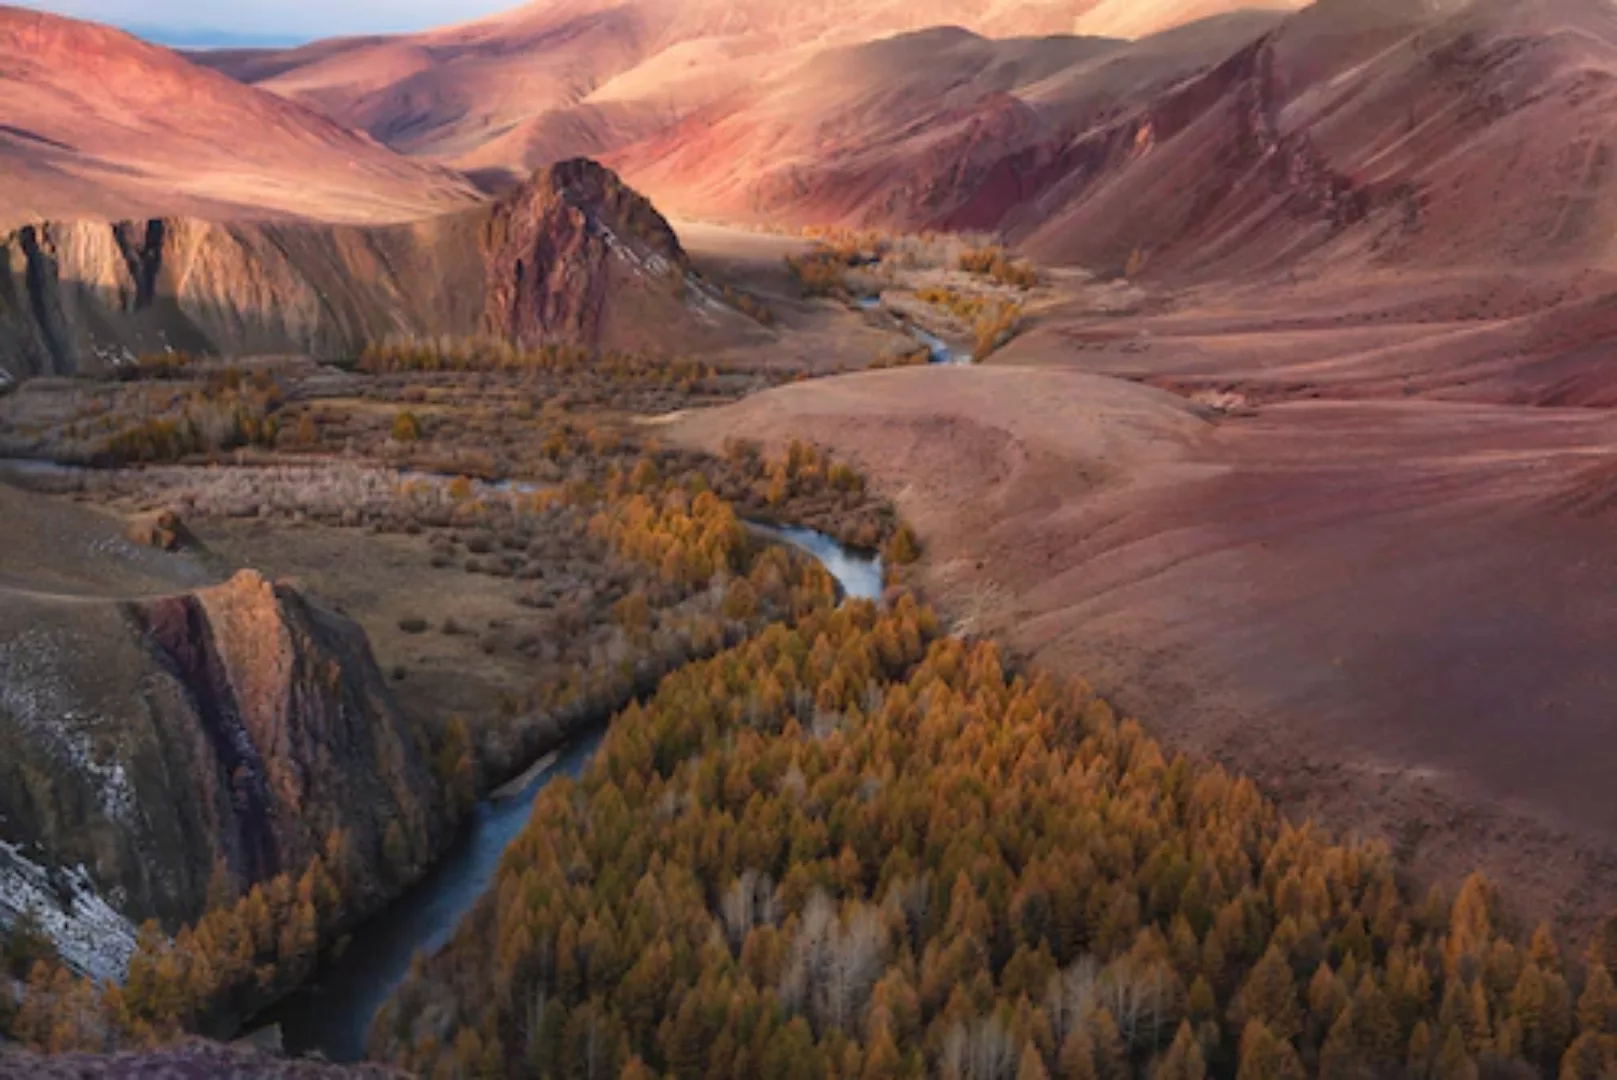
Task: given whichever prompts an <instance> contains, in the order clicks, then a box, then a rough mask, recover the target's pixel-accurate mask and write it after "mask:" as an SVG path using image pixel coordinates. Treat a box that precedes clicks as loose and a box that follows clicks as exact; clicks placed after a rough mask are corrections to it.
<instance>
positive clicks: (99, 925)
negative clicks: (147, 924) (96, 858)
mask: <svg viewBox="0 0 1617 1080" xmlns="http://www.w3.org/2000/svg"><path fill="white" fill-rule="evenodd" d="M29 912H32V913H33V915H34V917H35V918H37V919H38V920H39V924H40V927H41V929H43V930H44V932H45V934H46V935H47V936H48V937H49V938H50V939H51V941H53V942H54V943H55V944H56V950H57V952H59V953H61V954H62V959H63V961H65V962H66V963H67V965H68V966H69V967H71V968H72V969H73V970H75V971H77V972H79V973H80V974H83V975H88V976H90V977H91V978H95V979H101V980H111V981H115V982H122V981H123V979H124V976H125V975H127V974H128V971H129V958H130V957H131V956H133V955H134V952H135V924H134V923H132V922H130V921H129V919H127V918H125V917H124V916H122V915H120V914H118V912H117V911H115V910H114V909H113V907H112V905H110V904H108V903H107V902H106V901H105V900H103V899H102V898H101V896H100V895H99V894H98V893H97V892H96V891H95V886H94V885H92V884H91V883H90V873H89V871H87V870H86V869H85V868H84V866H83V864H80V865H78V866H76V867H74V868H73V869H71V870H58V871H56V872H54V873H53V872H51V871H49V870H47V869H45V868H44V867H43V866H40V865H39V864H38V863H36V862H34V861H33V860H31V859H29V858H28V857H26V856H25V855H23V853H22V849H21V848H20V847H18V846H16V845H14V844H8V843H6V842H5V841H4V840H0V925H5V926H8V927H9V926H10V925H11V924H12V923H14V922H16V921H17V919H19V918H21V917H22V916H23V915H24V914H27V913H29Z"/></svg>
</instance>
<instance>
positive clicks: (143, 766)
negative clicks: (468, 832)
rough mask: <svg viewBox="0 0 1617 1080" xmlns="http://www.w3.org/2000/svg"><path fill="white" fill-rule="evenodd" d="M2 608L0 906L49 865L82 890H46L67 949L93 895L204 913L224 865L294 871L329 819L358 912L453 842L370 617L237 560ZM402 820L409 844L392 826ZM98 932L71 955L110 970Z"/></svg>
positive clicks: (238, 874)
mask: <svg viewBox="0 0 1617 1080" xmlns="http://www.w3.org/2000/svg"><path fill="white" fill-rule="evenodd" d="M6 612H7V618H6V619H5V623H4V627H3V629H0V683H4V684H5V691H4V693H3V694H0V740H3V745H4V747H5V752H4V753H3V754H0V836H3V839H4V840H5V841H6V842H7V843H6V847H7V852H6V854H7V855H9V856H10V859H9V860H0V921H5V922H9V921H10V918H11V917H13V916H15V915H16V914H19V912H17V911H8V910H6V909H7V908H8V907H16V906H18V905H19V904H20V903H24V902H29V903H32V902H37V901H38V899H39V897H38V894H39V893H40V892H41V890H40V889H39V888H37V887H30V883H29V881H28V880H27V877H26V875H27V874H29V873H34V874H35V876H36V878H37V872H38V871H39V870H41V869H42V870H43V871H44V873H45V874H48V875H51V877H52V880H53V881H55V882H56V883H57V892H58V893H59V894H61V893H62V892H63V885H64V884H66V885H68V886H71V889H70V891H71V892H73V893H77V894H82V898H80V897H75V898H74V899H73V900H72V901H71V902H67V901H66V900H65V897H62V896H59V897H58V899H62V900H63V901H64V903H63V911H62V913H61V914H62V918H61V919H54V913H53V920H54V921H55V922H58V923H61V924H62V926H63V927H64V928H65V929H63V930H61V931H58V932H57V933H55V934H53V936H55V937H57V938H58V940H59V944H61V938H62V936H63V934H64V933H65V934H67V935H68V936H69V938H71V936H72V935H73V934H82V935H85V936H94V935H96V934H98V933H100V931H97V930H95V929H94V928H89V929H86V928H83V927H80V926H79V925H77V924H78V923H79V922H82V921H83V918H82V917H83V916H87V915H88V914H90V913H91V912H92V911H94V912H99V913H100V914H101V915H103V916H104V915H105V912H104V911H102V910H101V908H100V907H99V906H98V903H97V901H104V902H105V904H106V905H107V906H109V907H110V908H112V909H114V910H115V911H117V912H118V913H120V914H121V915H123V916H124V917H125V918H127V919H128V920H129V921H130V922H138V921H140V920H141V919H144V918H147V917H154V916H155V917H158V918H160V919H161V920H163V921H164V923H165V924H166V925H168V926H170V927H173V926H175V925H176V924H178V923H179V922H182V921H187V920H191V919H194V918H195V917H197V916H198V915H199V914H201V912H202V911H203V910H204V908H205V906H206V904H207V901H208V890H209V882H210V877H211V875H212V874H213V869H214V866H215V863H216V861H220V860H222V861H223V863H224V864H225V865H226V866H227V867H228V868H229V870H230V871H231V877H232V878H233V879H234V882H235V884H236V885H237V886H238V887H241V886H245V885H247V884H250V883H253V882H257V881H262V880H265V879H266V878H268V877H270V876H272V875H274V874H276V873H278V872H282V871H289V872H291V873H293V874H294V875H295V874H297V873H299V872H301V870H302V868H303V867H305V866H306V865H307V864H308V862H309V860H310V859H311V858H312V857H313V856H314V855H315V854H316V853H318V852H320V851H321V849H322V846H323V844H324V842H325V840H326V837H327V836H328V835H329V834H330V833H331V832H332V831H333V830H336V829H342V830H344V831H346V833H347V835H348V837H349V851H350V853H351V865H349V866H347V867H345V868H344V880H345V884H346V886H347V888H346V895H345V898H344V899H345V901H346V905H347V907H348V909H349V910H350V911H351V912H353V913H355V914H360V913H364V912H367V911H371V910H374V909H376V908H377V907H379V906H380V905H381V904H383V903H384V902H386V901H387V900H388V899H390V898H391V897H392V896H394V895H396V894H397V892H398V891H400V890H401V889H402V888H403V887H404V885H405V884H407V883H408V882H409V881H411V880H413V879H414V878H415V877H416V876H418V875H419V874H420V872H421V871H422V870H423V869H424V868H425V867H426V865H427V864H428V863H429V862H430V860H431V859H432V858H434V857H435V856H436V855H437V854H438V852H439V851H440V850H441V849H442V848H443V847H444V845H445V844H446V843H447V842H448V840H449V838H450V836H449V829H448V823H447V821H446V817H447V815H446V814H445V812H444V808H443V805H442V802H441V797H440V794H439V787H438V784H437V782H436V780H435V779H434V777H433V775H432V773H431V771H430V768H429V767H428V765H427V763H426V753H425V749H424V748H423V747H421V746H419V745H417V742H416V739H415V737H414V733H412V732H411V731H410V730H409V729H408V728H407V727H406V725H405V723H404V722H403V720H402V719H401V718H400V716H399V713H398V711H397V710H396V708H395V706H394V703H393V701H392V699H391V697H390V695H389V692H388V689H387V686H386V683H385V680H384V679H383V677H382V675H381V672H380V671H379V669H378V668H377V666H376V662H375V660H374V659H373V657H372V655H371V652H370V647H369V644H368V642H367V641H366V639H365V636H364V633H363V631H361V630H360V629H359V627H358V626H357V625H355V624H354V623H352V622H349V621H348V620H346V619H343V618H340V617H337V616H334V615H332V614H330V613H328V612H325V611H323V610H321V609H320V608H318V607H315V606H314V605H312V604H310V603H308V602H307V601H306V600H305V599H303V597H302V596H301V595H300V594H299V593H297V592H296V591H295V590H293V589H291V588H288V587H286V586H280V585H275V584H272V583H271V582H269V581H267V580H265V579H264V578H263V577H261V576H260V575H258V574H256V573H253V572H251V571H244V572H242V573H239V574H237V575H236V577H234V578H232V579H231V580H230V581H228V582H226V583H225V584H222V585H218V586H213V587H210V588H205V589H201V590H198V591H196V592H194V593H188V594H183V595H177V596H169V597H157V598H149V599H138V600H126V601H117V600H110V599H109V600H100V599H87V598H82V597H58V596H49V595H35V596H24V595H12V596H10V597H8V598H7V603H6ZM395 821H396V822H398V823H400V825H401V826H402V829H403V834H404V839H405V844H404V850H402V851H400V850H398V849H397V845H394V849H393V850H389V845H388V844H387V843H386V840H385V838H386V832H387V829H388V826H389V825H390V824H391V823H393V822H395ZM13 864H14V865H13ZM49 899H50V898H49V897H48V896H47V900H49ZM51 925H52V924H51V923H49V922H48V923H47V929H50V928H51ZM103 944H109V943H106V942H101V943H98V942H95V941H89V942H87V943H74V942H72V941H69V943H68V945H67V947H64V949H63V951H64V954H65V955H66V956H67V958H68V959H69V960H70V962H74V963H75V964H76V966H79V967H83V968H87V969H92V970H95V969H99V970H102V971H103V972H105V971H108V970H115V969H116V967H117V963H116V960H117V958H116V956H114V957H112V958H110V960H109V959H108V958H105V957H96V956H95V953H96V949H97V948H98V946H99V945H103ZM110 944H113V945H116V943H110ZM113 951H114V952H115V953H116V952H117V951H118V950H117V949H116V948H114V950H113ZM78 954H83V955H78ZM87 957H91V958H93V959H87ZM103 961H105V962H103Z"/></svg>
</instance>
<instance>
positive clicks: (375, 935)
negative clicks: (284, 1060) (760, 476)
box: [253, 523, 883, 1061]
mask: <svg viewBox="0 0 1617 1080" xmlns="http://www.w3.org/2000/svg"><path fill="white" fill-rule="evenodd" d="M751 528H753V529H755V530H756V531H757V532H759V533H761V534H763V535H766V536H770V537H773V538H775V539H777V540H780V541H782V542H784V543H787V544H790V545H791V546H793V547H795V548H797V549H798V550H800V551H803V552H805V553H807V554H809V555H811V556H813V557H814V558H815V559H817V560H818V561H819V562H820V564H821V565H823V566H824V567H825V569H826V571H827V572H829V573H830V574H831V576H832V577H834V578H835V579H836V581H837V585H838V586H839V587H840V589H841V592H842V595H843V596H845V597H849V598H852V599H856V600H872V601H879V600H880V599H881V595H882V588H883V584H882V563H881V558H880V557H879V556H876V555H860V554H858V553H856V552H854V551H852V550H850V549H848V548H845V547H843V546H842V545H841V544H840V543H838V542H837V541H836V540H833V539H832V538H831V537H829V536H826V535H824V534H822V533H818V532H815V531H814V530H812V529H803V528H798V527H795V526H772V525H761V524H757V523H752V524H751ZM604 735H605V732H604V730H598V731H595V732H593V733H591V734H589V735H586V736H584V737H582V738H580V739H577V740H575V741H573V742H572V743H569V744H568V745H567V746H566V747H565V748H564V749H563V750H562V751H561V752H560V754H559V756H558V757H557V758H556V760H555V763H554V765H552V766H551V767H550V768H549V769H544V770H542V771H540V772H538V773H537V775H534V776H533V777H532V778H531V779H529V781H528V783H527V784H526V786H524V787H523V788H521V790H520V791H518V792H516V793H511V794H509V795H508V797H505V798H493V799H489V800H486V801H484V802H482V803H480V804H478V807H477V813H476V816H475V818H474V820H473V822H472V825H471V827H470V829H468V830H467V832H466V835H464V836H463V837H461V839H460V840H459V841H458V842H457V843H456V844H455V846H454V847H453V848H452V849H451V850H450V852H449V853H448V854H447V855H446V856H444V858H443V859H442V860H440V861H439V862H438V864H437V865H436V866H434V867H433V868H432V870H431V871H430V872H429V873H428V874H427V876H426V877H425V878H423V879H422V880H421V881H420V882H419V883H418V884H417V885H416V886H415V888H413V889H411V890H410V891H409V892H408V893H406V894H405V895H404V896H402V897H401V898H399V900H397V901H396V902H395V903H394V904H393V905H392V906H390V907H389V908H387V909H386V910H385V911H382V912H380V913H379V914H377V915H375V916H373V917H372V918H370V919H368V920H367V921H366V922H365V923H364V924H362V925H361V926H360V927H359V928H358V929H357V930H355V931H354V934H353V939H352V940H351V941H350V942H349V945H348V948H347V949H346V950H344V952H343V954H342V956H340V957H338V958H337V959H336V960H335V961H331V962H328V963H327V964H326V965H325V966H324V967H323V968H322V969H321V970H320V971H319V972H317V973H316V974H315V976H314V977H313V978H312V979H310V980H309V981H308V982H307V983H305V984H304V985H303V986H301V987H299V988H298V989H297V990H296V991H294V992H293V993H292V994H291V995H289V996H288V997H286V998H284V999H283V1000H281V1001H280V1002H279V1003H277V1004H276V1005H275V1006H274V1007H273V1008H271V1009H268V1010H266V1011H265V1012H263V1013H261V1014H259V1016H257V1017H255V1018H254V1021H253V1026H254V1027H261V1026H264V1025H269V1024H279V1025H280V1028H281V1039H282V1042H283V1045H284V1047H285V1050H286V1052H287V1053H288V1054H293V1055H309V1054H314V1053H319V1054H322V1055H324V1056H325V1057H326V1058H328V1059H330V1060H332V1061H358V1060H360V1059H362V1058H363V1057H364V1056H365V1040H366V1034H367V1032H368V1030H369V1028H370V1024H371V1019H372V1018H373V1017H374V1016H375V1015H376V1012H377V1010H378V1009H380V1008H381V1006H382V1003H383V1002H384V1001H386V1000H387V998H388V995H389V994H391V993H392V992H393V991H394V989H395V988H397V987H398V985H399V984H400V983H401V982H403V981H404V977H405V976H406V975H408V974H409V971H410V961H411V959H412V958H413V957H414V956H415V954H416V952H417V951H421V952H427V953H431V952H434V951H436V950H438V949H440V948H442V947H443V946H444V945H445V944H447V943H448V941H449V939H450V937H451V936H453V934H454V932H455V927H456V926H457V925H458V924H459V922H460V920H461V917H462V916H464V915H465V914H466V913H467V912H468V911H470V910H471V908H472V905H474V904H476V903H477V901H478V898H479V897H481V896H482V895H483V894H484V892H486V891H487V890H488V888H489V886H490V885H491V884H492V883H493V880H494V874H495V872H496V870H498V869H499V864H500V856H501V855H502V854H504V852H505V849H506V846H507V845H509V844H510V843H511V841H512V840H514V839H516V837H517V834H518V833H520V832H521V831H522V828H523V826H525V825H526V824H527V823H528V818H529V817H530V816H531V815H532V811H533V803H534V800H535V799H537V798H538V797H539V793H540V792H541V791H543V790H544V789H545V787H546V785H548V784H549V783H550V781H551V780H553V779H555V778H556V777H557V776H572V777H577V776H578V775H580V774H581V773H582V772H583V771H584V767H585V766H586V765H588V764H589V762H590V759H591V758H593V757H594V756H595V751H596V749H597V748H598V747H599V746H600V745H601V739H602V737H603V736H604Z"/></svg>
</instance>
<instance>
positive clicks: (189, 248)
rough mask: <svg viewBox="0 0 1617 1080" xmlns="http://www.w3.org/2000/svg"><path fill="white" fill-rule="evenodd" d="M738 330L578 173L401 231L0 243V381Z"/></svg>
mask: <svg viewBox="0 0 1617 1080" xmlns="http://www.w3.org/2000/svg"><path fill="white" fill-rule="evenodd" d="M693 286H694V287H693ZM740 325H743V320H742V317H741V316H739V315H737V314H735V313H733V312H729V311H728V310H727V309H724V308H723V307H722V306H721V305H718V304H717V303H716V302H714V300H713V298H712V297H710V296H708V295H706V293H705V291H704V289H703V288H702V286H701V285H700V284H699V283H697V282H696V281H695V279H694V277H693V276H692V275H691V272H690V266H689V262H688V260H687V259H686V257H685V254H684V252H683V250H682V249H681V248H680V245H679V240H678V239H677V237H675V235H674V232H673V230H672V229H671V228H670V227H669V225H668V223H667V222H666V221H665V220H663V218H662V215H661V214H659V213H658V212H657V211H656V210H655V209H654V208H653V207H652V206H651V204H650V203H649V202H647V201H646V199H645V198H644V197H642V196H641V195H639V194H638V193H636V192H634V191H633V190H631V189H630V188H628V187H626V186H625V185H624V184H623V183H622V182H621V181H620V180H619V179H618V178H617V176H616V175H615V174H613V173H612V172H611V171H610V170H607V169H605V168H603V167H602V166H600V165H598V164H596V163H595V162H593V161H588V160H585V159H575V160H572V161H566V162H561V163H559V164H556V165H553V166H550V167H548V168H545V169H542V170H540V171H539V172H538V173H536V174H535V175H534V176H533V177H532V178H531V179H530V180H529V182H528V183H526V184H524V185H522V186H520V187H518V188H516V189H515V190H513V191H511V192H509V193H508V194H506V195H505V196H504V197H502V198H500V199H499V200H497V201H495V202H491V203H488V204H485V205H483V206H479V207H476V208H474V209H471V210H462V211H456V212H454V213H450V214H446V215H442V216H439V217H434V218H429V219H425V220H422V221H417V222H412V223H408V224H403V225H386V226H348V225H344V226H339V225H311V224H307V223H291V222H226V223H216V222H210V221H202V220H199V219H194V218H168V219H154V220H151V221H125V222H113V223H108V222H94V221H78V222H40V223H36V224H32V225H28V226H26V227H23V228H21V229H18V230H16V231H14V232H12V233H9V234H6V235H4V236H0V370H6V371H9V372H10V373H11V374H12V375H13V376H19V377H20V376H27V375H38V374H73V373H80V372H95V371H98V370H103V369H105V368H107V367H109V366H112V365H113V364H115V363H117V362H119V361H120V360H123V359H127V358H129V357H131V356H133V355H135V354H138V353H141V352H159V351H163V350H165V349H176V350H184V351H189V352H195V353H202V354H222V355H251V354H261V355H272V354H286V353H309V354H312V355H314V356H317V357H321V358H327V359H335V358H341V357H344V356H352V355H354V354H355V353H357V352H358V351H359V350H361V349H362V348H363V347H364V346H365V345H366V344H369V343H372V342H377V341H381V340H386V339H389V338H400V337H412V336H414V337H438V336H443V335H448V336H454V337H478V336H493V337H499V338H504V339H507V340H510V341H513V342H515V343H518V344H522V345H527V346H533V345H543V344H550V343H566V344H578V345H589V346H602V347H609V348H670V347H675V348H677V347H682V346H692V347H694V346H699V345H701V344H703V343H706V342H711V341H714V340H716V339H717V336H718V335H720V334H722V333H723V332H724V331H725V329H726V327H727V326H729V327H735V326H740Z"/></svg>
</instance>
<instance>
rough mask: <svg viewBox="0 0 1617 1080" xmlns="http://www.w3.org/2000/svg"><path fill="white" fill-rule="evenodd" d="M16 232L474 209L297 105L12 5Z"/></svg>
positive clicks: (4, 44) (0, 89)
mask: <svg viewBox="0 0 1617 1080" xmlns="http://www.w3.org/2000/svg"><path fill="white" fill-rule="evenodd" d="M0 100H4V102H5V109H4V117H3V119H0V187H3V188H4V198H3V199H0V227H8V226H15V225H16V224H19V223H21V222H24V221H28V220H31V219H39V218H54V217H83V216H94V217H105V218H124V217H136V216H140V217H144V216H158V215H163V214H191V215H198V216H204V217H212V218H218V217H221V216H231V217H242V216H249V217H288V216H291V217H300V218H312V219H315V220H322V221H349V222H358V221H389V220H394V221H396V220H402V219H408V218H415V217H421V216H423V215H426V214H430V213H434V212H441V211H444V210H447V209H449V208H451V207H456V206H463V205H466V204H467V203H468V202H469V201H471V199H472V198H473V197H474V195H475V193H474V192H473V191H472V190H471V188H470V187H469V185H467V183H466V182H465V181H464V180H463V179H462V178H461V177H459V176H456V175H454V174H452V173H450V172H449V171H447V170H444V169H440V168H437V167H435V166H431V165H427V164H424V163H420V162H414V161H410V160H408V159H405V158H403V157H401V156H399V155H398V154H395V153H393V152H391V151H389V150H388V149H387V148H385V147H383V146H381V145H379V144H377V143H376V142H375V141H374V140H371V139H369V138H367V137H364V136H361V135H356V134H355V133H353V132H352V131H350V130H347V129H345V128H342V127H339V126H338V125H337V124H334V123H332V122H331V121H330V120H329V119H327V118H325V117H324V116H321V115H320V114H318V113H315V112H313V111H311V110H309V109H306V108H303V107H301V106H299V105H297V104H295V103H293V102H290V101H288V100H286V99H284V98H281V97H278V96H276V95H274V94H269V93H266V92H264V91H260V90H254V89H251V88H249V87H245V86H243V85H241V84H240V83H237V82H235V81H233V80H231V79H228V78H225V77H223V76H221V75H219V74H218V73H216V72H213V71H208V70H205V69H203V68H200V67H198V66H196V65H195V64H192V63H190V62H189V61H187V60H185V59H183V58H182V57H180V56H179V55H177V54H175V53H173V52H170V51H168V50H166V49H162V48H158V47H156V46H153V45H148V44H146V43H144V42H142V41H139V40H137V39H135V38H133V37H130V36H129V35H127V34H124V33H121V32H119V31H116V30H112V29H109V28H107V27H103V26H99V25H96V24H94V23H86V22H79V21H76V20H73V19H64V18H58V17H56V16H52V15H45V14H41V13H39V12H34V11H25V10H22V9H19V8H12V7H0Z"/></svg>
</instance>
